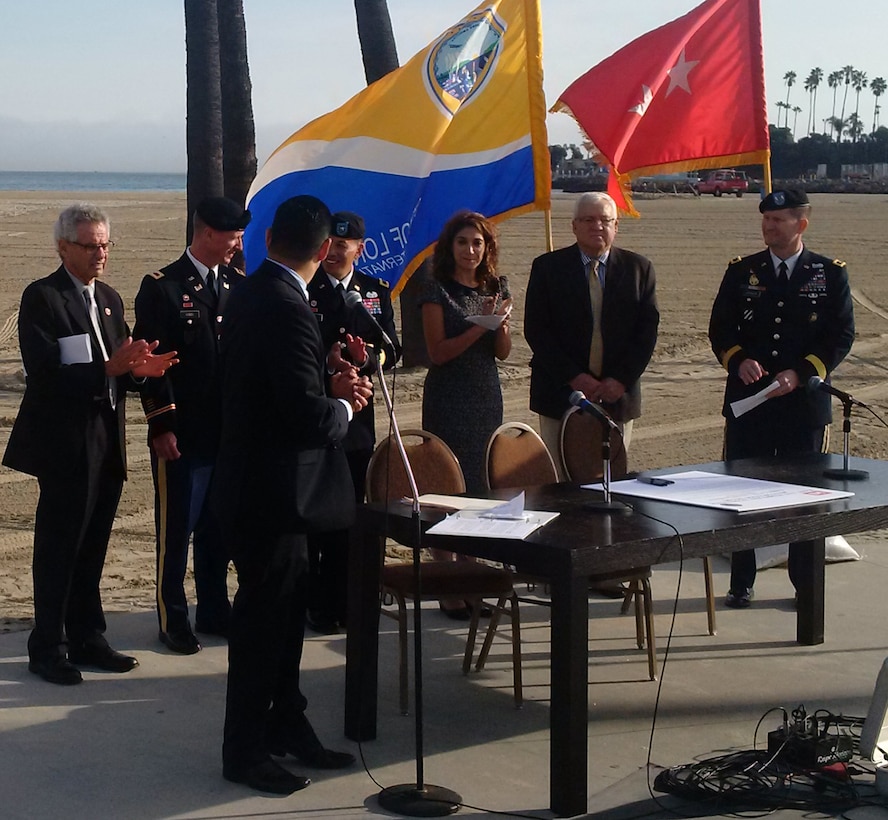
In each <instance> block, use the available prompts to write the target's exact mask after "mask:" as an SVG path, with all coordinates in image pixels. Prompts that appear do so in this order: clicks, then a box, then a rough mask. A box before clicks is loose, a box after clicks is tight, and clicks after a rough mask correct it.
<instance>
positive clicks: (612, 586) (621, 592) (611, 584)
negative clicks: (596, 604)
mask: <svg viewBox="0 0 888 820" xmlns="http://www.w3.org/2000/svg"><path fill="white" fill-rule="evenodd" d="M589 592H597V593H598V594H599V595H601V596H602V597H603V598H613V599H614V600H616V599H617V598H624V597H625V596H626V587H624V586H623V585H622V584H621V583H620V582H619V581H590V582H589Z"/></svg>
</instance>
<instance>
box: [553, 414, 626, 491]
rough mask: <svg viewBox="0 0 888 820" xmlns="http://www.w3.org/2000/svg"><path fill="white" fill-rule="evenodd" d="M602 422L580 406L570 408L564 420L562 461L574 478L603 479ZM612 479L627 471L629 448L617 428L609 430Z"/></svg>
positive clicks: (562, 426)
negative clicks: (581, 410) (584, 411)
mask: <svg viewBox="0 0 888 820" xmlns="http://www.w3.org/2000/svg"><path fill="white" fill-rule="evenodd" d="M602 434H603V430H602V424H601V422H600V421H599V420H598V419H597V418H595V417H593V416H590V415H588V414H586V413H581V412H580V408H579V407H570V408H568V410H567V412H566V413H565V414H564V416H563V417H562V419H561V436H560V441H561V461H562V463H563V464H564V469H565V470H566V471H567V475H568V477H569V478H570V480H571V481H575V482H578V483H580V484H587V483H590V482H594V481H600V480H601V478H602V476H603V475H604V468H603V466H602V459H601V442H602V438H601V437H602ZM610 463H611V478H612V479H614V480H616V479H618V478H622V477H623V476H625V475H626V473H627V471H628V465H627V459H626V448H625V447H624V446H623V437H622V436H621V435H620V433H619V432H618V431H617V430H610Z"/></svg>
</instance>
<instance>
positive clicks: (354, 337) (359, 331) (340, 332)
mask: <svg viewBox="0 0 888 820" xmlns="http://www.w3.org/2000/svg"><path fill="white" fill-rule="evenodd" d="M364 236H365V227H364V220H363V218H362V217H361V216H360V215H359V214H356V213H352V212H351V211H340V212H338V213H335V214H333V233H332V234H331V238H332V244H331V246H330V250H329V252H328V253H327V256H326V258H325V259H324V261H323V262H321V269H320V270H319V271H318V273H317V275H316V276H315V277H314V278H313V279H312V280H311V282H309V285H308V296H309V300H310V305H311V309H312V310H313V311H314V314H315V316H316V317H317V320H318V324H319V326H320V329H321V338H322V339H323V342H324V349H325V350H327V351H330V352H329V353H328V372H333V371H334V370H336V369H337V367H338V366H339V365H338V363H337V361H334V359H339V358H341V357H343V356H344V357H345V359H346V361H347V362H348V363H350V364H352V365H354V366H355V367H357V369H358V373H360V374H363V375H366V376H367V377H368V378H370V377H372V375H373V374H374V373H375V372H376V367H377V357H378V355H379V352H380V351H381V352H382V355H383V356H384V358H383V360H382V361H383V365H384V367H385V368H386V369H388V368H391V367H394V366H395V363H396V362H397V361H398V359H399V358H400V356H401V346H400V344H399V343H398V335H397V331H396V330H395V315H394V310H393V309H392V300H391V296H390V295H389V289H388V284H387V283H385V282H383V281H381V280H379V279H374V278H373V277H372V276H367V275H366V274H364V273H361V272H360V271H359V270H357V268H355V262H356V261H357V259H358V258H359V257H360V256H361V254H362V253H363V251H364ZM347 293H357V294H359V295H360V297H361V300H362V302H363V306H364V310H361V309H360V307H349V306H348V305H347V304H346V302H345V295H346V294H347ZM365 310H366V312H367V313H369V314H370V315H371V316H372V317H373V318H374V319H375V320H376V321H377V322H378V324H379V326H380V327H381V328H382V330H383V331H384V332H385V334H386V335H387V336H388V337H389V339H391V340H392V342H393V343H394V347H392V346H391V345H388V344H386V343H385V342H384V341H383V339H382V335H381V334H380V333H379V330H378V329H377V328H376V327H375V326H374V325H373V323H372V322H370V321H369V320H368V318H367V316H366V314H365V312H364V311H365ZM365 341H366V342H369V343H370V344H364V342H365ZM375 443H376V431H375V418H374V413H373V402H370V403H369V404H368V405H367V407H366V408H365V409H364V410H363V411H361V412H360V413H358V414H357V415H355V417H354V419H352V421H351V423H350V424H349V425H348V433H347V434H346V436H345V441H344V442H343V448H344V449H345V453H346V455H347V456H348V464H349V469H350V471H351V476H352V481H353V482H354V485H355V500H356V501H357V502H358V503H361V502H362V501H363V500H364V491H365V484H366V474H367V465H368V464H369V463H370V457H371V456H372V455H373V447H374V445H375ZM308 556H309V567H310V568H309V573H310V579H311V580H310V582H309V592H308V595H309V602H308V614H307V616H306V624H307V626H308V627H309V629H311V630H313V631H314V632H318V633H320V634H322V635H332V634H335V633H336V632H338V631H339V628H340V627H344V626H345V623H346V609H347V593H348V583H347V582H348V530H336V531H333V532H324V533H314V534H311V535H309V537H308Z"/></svg>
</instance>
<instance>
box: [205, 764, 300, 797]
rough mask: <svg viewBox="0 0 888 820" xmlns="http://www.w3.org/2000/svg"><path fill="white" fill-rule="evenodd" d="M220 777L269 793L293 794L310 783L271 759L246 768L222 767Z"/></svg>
mask: <svg viewBox="0 0 888 820" xmlns="http://www.w3.org/2000/svg"><path fill="white" fill-rule="evenodd" d="M222 777H224V778H225V779H226V780H230V781H231V782H232V783H243V784H244V785H245V786H249V787H250V788H251V789H255V790H256V791H257V792H269V793H271V794H293V792H298V791H299V790H300V789H304V788H305V787H306V786H307V785H308V784H309V783H311V780H310V779H309V778H307V777H299V776H298V775H295V774H291V773H290V772H288V771H287V770H286V769H285V768H284V767H283V766H279V765H278V764H277V763H275V762H274V761H273V760H263V761H262V762H261V763H257V764H256V765H255V766H250V767H248V768H246V769H233V768H229V767H223V768H222Z"/></svg>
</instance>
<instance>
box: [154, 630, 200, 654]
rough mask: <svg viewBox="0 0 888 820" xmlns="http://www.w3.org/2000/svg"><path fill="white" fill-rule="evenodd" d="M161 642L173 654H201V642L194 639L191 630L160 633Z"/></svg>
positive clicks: (158, 634) (158, 635)
mask: <svg viewBox="0 0 888 820" xmlns="http://www.w3.org/2000/svg"><path fill="white" fill-rule="evenodd" d="M157 637H158V638H159V639H160V642H161V643H162V644H163V645H164V646H165V647H166V648H167V649H171V650H172V651H173V652H178V653H179V654H180V655H194V654H196V653H198V652H200V642H199V641H198V640H197V638H195V637H194V633H193V632H192V631H191V630H190V629H180V630H178V631H176V632H158V633H157Z"/></svg>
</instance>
